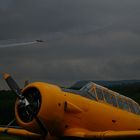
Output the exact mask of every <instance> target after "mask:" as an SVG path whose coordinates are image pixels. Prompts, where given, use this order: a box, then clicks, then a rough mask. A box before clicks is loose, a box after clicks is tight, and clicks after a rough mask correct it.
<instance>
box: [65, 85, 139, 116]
mask: <svg viewBox="0 0 140 140" xmlns="http://www.w3.org/2000/svg"><path fill="white" fill-rule="evenodd" d="M65 90H66V91H68V92H71V93H74V94H78V95H81V96H84V97H86V98H89V99H91V100H95V101H97V102H102V103H106V104H109V105H112V106H114V107H117V108H120V109H122V110H125V111H128V112H132V113H135V114H139V115H140V106H139V104H138V103H136V102H135V101H134V100H132V99H131V98H129V97H126V96H123V95H121V94H119V93H117V92H115V91H112V90H110V89H108V88H106V87H103V86H100V85H98V84H95V83H93V82H88V83H85V84H83V86H81V85H80V88H79V89H74V88H73V89H72V88H71V89H65Z"/></svg>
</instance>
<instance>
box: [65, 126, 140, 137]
mask: <svg viewBox="0 0 140 140" xmlns="http://www.w3.org/2000/svg"><path fill="white" fill-rule="evenodd" d="M64 136H65V137H77V138H86V139H101V140H110V139H111V140H113V139H116V140H117V139H140V131H139V130H136V131H104V132H96V131H95V132H94V131H89V130H86V129H80V128H73V129H68V130H66V131H65V133H64Z"/></svg>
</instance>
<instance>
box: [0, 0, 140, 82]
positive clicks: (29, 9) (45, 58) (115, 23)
mask: <svg viewBox="0 0 140 140" xmlns="http://www.w3.org/2000/svg"><path fill="white" fill-rule="evenodd" d="M36 39H43V40H44V41H45V42H43V43H36V42H34V41H35V40H36ZM25 42H29V44H28V43H27V44H26V43H25ZM18 43H19V44H20V43H21V44H22V43H23V44H22V45H18ZM24 43H25V44H24ZM7 44H8V45H7ZM11 44H12V45H11ZM3 72H8V73H10V74H12V75H13V76H14V77H15V78H16V79H17V81H18V82H20V83H22V82H23V81H24V80H30V81H46V82H53V83H58V84H64V85H66V84H72V83H73V82H74V81H77V80H82V79H84V80H86V79H92V80H122V79H140V1H139V0H22V1H20V0H0V74H2V73H3ZM0 78H1V77H0Z"/></svg>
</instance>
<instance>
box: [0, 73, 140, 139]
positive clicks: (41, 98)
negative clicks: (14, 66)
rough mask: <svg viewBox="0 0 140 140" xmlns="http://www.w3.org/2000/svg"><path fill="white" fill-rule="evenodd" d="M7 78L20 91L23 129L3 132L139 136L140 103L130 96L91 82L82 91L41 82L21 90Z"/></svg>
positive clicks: (36, 135) (18, 105)
mask: <svg viewBox="0 0 140 140" xmlns="http://www.w3.org/2000/svg"><path fill="white" fill-rule="evenodd" d="M4 79H5V80H6V82H7V84H8V85H9V87H10V88H11V89H12V90H13V91H14V92H15V93H16V94H17V97H18V98H17V101H16V103H15V117H16V120H17V123H18V124H19V126H20V127H22V129H18V128H10V127H9V126H8V127H1V128H0V133H1V134H3V133H4V134H9V135H15V136H22V137H27V138H33V139H40V140H50V139H51V140H54V139H55V140H56V139H63V138H66V139H67V138H77V139H78V138H82V139H93V140H94V139H101V140H104V139H107V140H110V139H111V140H112V139H119V138H121V139H130V138H131V139H138V140H139V139H140V106H139V104H138V103H136V102H135V101H134V100H132V99H131V98H128V97H126V96H123V95H121V94H119V93H116V92H114V91H112V90H109V89H107V88H105V87H103V86H100V85H97V84H95V83H92V82H90V83H87V84H86V85H84V86H83V87H82V88H81V89H80V90H74V89H68V88H60V87H58V86H56V85H52V84H49V83H42V82H35V83H31V84H28V85H27V86H26V87H25V88H24V89H22V90H20V88H19V86H18V85H17V83H16V82H15V81H14V80H13V78H12V77H11V76H10V75H9V74H4Z"/></svg>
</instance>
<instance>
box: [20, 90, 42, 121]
mask: <svg viewBox="0 0 140 140" xmlns="http://www.w3.org/2000/svg"><path fill="white" fill-rule="evenodd" d="M23 96H24V97H25V99H24V100H20V99H19V100H18V106H17V113H18V115H19V118H20V119H21V120H22V121H23V122H25V123H28V122H31V121H32V120H33V118H34V117H35V116H36V115H37V113H38V112H39V110H40V106H41V95H40V92H39V91H38V90H37V89H36V88H29V89H27V90H25V91H24V92H23Z"/></svg>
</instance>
